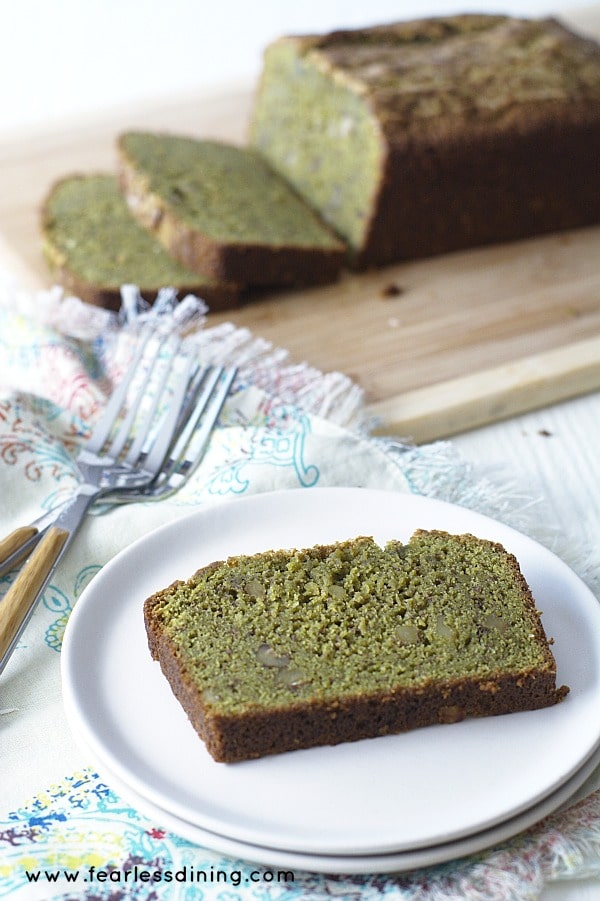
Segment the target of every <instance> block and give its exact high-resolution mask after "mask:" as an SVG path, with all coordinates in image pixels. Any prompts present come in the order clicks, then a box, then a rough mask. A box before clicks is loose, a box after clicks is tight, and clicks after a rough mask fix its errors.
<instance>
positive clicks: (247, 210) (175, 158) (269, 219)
mask: <svg viewBox="0 0 600 901" xmlns="http://www.w3.org/2000/svg"><path fill="white" fill-rule="evenodd" d="M119 143H120V149H121V152H122V154H123V156H124V157H125V159H126V161H127V165H128V166H130V167H131V169H132V170H133V171H134V172H136V173H137V174H138V176H139V177H140V178H141V179H143V180H144V183H145V190H146V191H147V192H148V194H150V195H153V196H154V197H156V198H159V200H160V202H161V204H162V206H163V207H164V208H165V209H168V210H169V212H170V213H171V214H172V215H173V216H174V217H175V218H176V220H178V221H180V222H182V223H184V224H185V225H186V226H187V227H188V228H189V229H191V230H192V231H194V232H197V233H200V234H202V235H204V236H205V237H207V238H210V239H211V240H212V241H214V242H219V243H221V244H223V245H227V244H234V245H235V244H240V245H247V246H252V245H264V246H267V247H269V248H278V247H279V248H285V247H300V248H317V249H324V250H330V251H336V252H342V248H341V245H340V243H339V241H338V240H337V239H336V238H335V237H334V236H333V235H332V233H331V232H330V231H329V229H328V228H326V227H325V226H324V225H323V223H322V222H321V221H320V220H319V219H318V217H317V216H316V215H315V214H314V213H313V212H312V210H310V209H309V208H308V207H307V205H306V204H305V203H304V201H303V200H301V199H300V197H299V196H298V195H297V194H296V193H295V191H294V190H292V188H290V186H289V185H288V184H287V183H286V182H285V181H284V180H283V179H281V178H280V177H279V176H278V175H277V174H276V173H275V172H274V171H273V169H271V167H270V166H269V165H268V164H267V163H266V162H265V160H264V159H263V158H262V157H261V156H260V155H259V154H258V153H256V152H255V151H254V150H253V149H251V148H242V147H238V146H235V145H232V144H225V143H222V142H217V141H198V140H194V139H193V138H188V137H184V136H179V135H171V134H157V133H148V132H128V133H126V134H124V135H122V136H121V139H120V142H119Z"/></svg>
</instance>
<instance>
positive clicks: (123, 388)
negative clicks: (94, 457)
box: [86, 332, 151, 454]
mask: <svg viewBox="0 0 600 901" xmlns="http://www.w3.org/2000/svg"><path fill="white" fill-rule="evenodd" d="M150 337H151V332H148V333H147V334H146V335H145V336H144V338H143V339H142V340H141V341H140V342H139V344H138V345H137V348H136V351H135V354H134V357H133V359H132V361H131V363H130V364H129V367H128V368H127V371H126V373H125V375H124V377H123V380H122V381H121V383H120V385H119V387H118V388H116V389H115V390H114V391H113V393H112V394H111V396H110V398H109V400H108V402H107V404H106V407H105V409H104V413H103V414H102V416H101V417H100V419H99V420H98V422H97V423H96V425H95V426H94V429H93V430H92V434H91V435H90V437H89V438H88V440H87V442H86V449H87V450H88V451H89V452H90V453H92V454H98V453H100V451H101V450H102V448H103V447H104V445H105V444H106V441H107V439H108V436H109V435H110V433H111V431H112V429H113V427H114V424H115V422H116V420H117V418H118V416H119V413H120V412H121V407H122V406H123V403H124V402H125V399H126V397H127V392H128V391H129V386H130V385H131V382H132V380H133V377H134V376H135V373H136V372H137V367H138V365H139V363H140V360H141V359H142V357H143V355H144V353H145V351H146V346H147V344H148V342H149V340H150Z"/></svg>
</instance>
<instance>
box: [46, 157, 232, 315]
mask: <svg viewBox="0 0 600 901" xmlns="http://www.w3.org/2000/svg"><path fill="white" fill-rule="evenodd" d="M104 176H105V173H99V172H95V173H85V174H84V173H72V174H70V175H65V176H62V177H61V178H59V179H56V180H55V181H54V182H53V183H52V184H51V186H50V188H49V190H48V192H47V194H46V196H45V198H44V200H43V201H42V205H41V209H40V231H41V236H42V252H43V255H44V258H45V261H46V264H47V266H48V269H49V270H50V272H51V274H52V276H53V277H54V278H55V279H56V281H57V282H58V283H59V284H60V285H62V286H63V287H64V288H65V289H66V290H67V291H70V292H72V293H73V294H74V295H76V296H77V297H79V298H80V299H81V300H83V301H85V302H86V303H89V304H91V305H93V306H98V307H104V308H106V309H111V310H119V309H120V308H121V303H122V299H121V286H120V285H107V284H100V283H94V282H90V281H88V280H86V279H85V278H83V277H82V276H81V274H80V273H78V272H76V271H75V270H74V269H73V267H72V265H71V263H70V261H69V258H68V255H67V254H66V253H65V252H64V250H62V249H61V248H60V247H59V246H58V245H57V243H56V242H55V241H54V240H53V235H52V222H53V215H52V212H51V210H50V205H51V202H52V198H53V196H54V195H55V193H56V192H57V191H58V190H59V189H60V188H61V186H62V185H63V184H65V183H67V182H69V181H73V180H75V179H82V180H86V179H89V178H96V177H104ZM124 281H125V282H130V281H131V279H130V278H128V279H124ZM137 287H138V288H139V289H140V292H141V294H142V295H143V297H144V299H145V300H147V301H149V302H153V301H154V300H155V299H156V296H157V294H158V292H159V290H160V289H161V288H167V287H171V288H175V289H176V290H177V291H178V292H180V293H181V294H196V295H197V296H199V297H201V298H202V299H203V300H205V301H206V303H207V304H208V305H209V307H210V308H211V309H213V310H222V309H229V308H230V307H233V306H237V305H238V303H239V300H240V293H241V288H240V286H239V285H237V284H233V283H221V284H219V283H217V282H215V283H214V284H208V283H207V282H205V281H202V280H199V281H197V282H195V281H194V280H193V279H192V278H191V279H190V281H189V282H178V283H177V284H162V283H161V284H154V283H143V284H138V285H137Z"/></svg>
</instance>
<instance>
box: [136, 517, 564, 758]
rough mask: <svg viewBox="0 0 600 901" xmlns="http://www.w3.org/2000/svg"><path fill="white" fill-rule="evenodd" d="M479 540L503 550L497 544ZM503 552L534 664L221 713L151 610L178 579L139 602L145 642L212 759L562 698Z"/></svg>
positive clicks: (542, 638) (537, 625)
mask: <svg viewBox="0 0 600 901" xmlns="http://www.w3.org/2000/svg"><path fill="white" fill-rule="evenodd" d="M419 534H424V533H421V531H417V532H416V533H415V535H416V536H418V535H419ZM428 534H432V532H429V533H428ZM433 534H437V535H444V534H445V533H442V532H433ZM460 537H461V538H464V539H465V540H468V539H470V538H472V536H460ZM478 540H480V539H478ZM480 541H481V540H480ZM482 543H483V544H487V545H489V546H490V547H493V548H496V549H499V550H500V551H502V552H503V553H505V554H506V551H505V550H504V548H503V547H502V545H501V544H498V543H495V542H485V541H483V542H482ZM315 550H316V549H315ZM507 559H508V562H509V565H510V567H511V569H512V571H513V573H514V576H515V579H516V581H517V583H518V584H519V586H520V588H521V591H522V592H523V595H524V598H525V599H526V600H527V601H528V602H530V603H531V607H532V613H533V614H534V615H533V616H532V617H531V627H532V630H533V640H534V641H535V642H536V643H538V644H539V645H540V647H542V648H544V658H545V659H544V663H543V664H542V665H540V666H538V667H536V668H528V669H522V670H519V671H514V672H503V671H502V670H501V669H500V670H499V671H498V672H497V673H493V674H488V675H486V676H482V677H465V678H458V679H447V680H429V681H423V682H422V683H420V684H418V685H415V686H413V687H398V688H396V689H395V690H391V691H383V692H375V693H371V694H368V695H367V694H362V695H361V694H357V695H356V696H343V697H339V698H337V699H334V700H324V699H319V698H318V697H315V698H313V699H311V700H309V701H298V702H295V703H294V702H289V703H286V704H285V705H282V706H279V707H269V708H263V707H261V706H259V705H256V706H255V707H249V708H248V709H246V710H245V711H244V712H243V713H241V714H226V713H221V712H219V711H217V710H215V708H214V707H212V706H211V705H210V703H206V702H205V699H204V698H203V696H202V693H201V692H200V691H199V690H198V689H197V687H196V686H195V685H194V683H193V681H192V679H191V678H190V676H189V675H188V673H187V671H186V666H185V663H184V661H183V660H182V659H181V657H180V655H179V652H178V650H177V647H176V645H175V643H174V642H173V641H172V640H171V638H170V637H169V636H168V635H167V634H166V633H165V631H164V629H163V627H162V623H161V621H160V618H159V617H158V616H157V615H156V607H157V606H159V605H160V603H161V601H162V600H163V598H165V597H167V596H168V595H169V594H170V593H171V592H172V591H173V590H174V589H176V588H177V587H178V586H179V585H183V584H184V583H182V582H179V581H177V582H174V583H173V584H172V585H171V586H169V587H168V588H166V589H164V590H162V591H159V592H157V593H156V594H154V595H152V597H150V598H148V599H147V600H146V601H145V603H144V622H145V627H146V632H147V637H148V646H149V649H150V653H151V656H152V658H153V659H154V660H157V661H158V662H159V664H160V667H161V670H162V672H163V674H164V676H165V677H166V679H167V681H168V682H169V684H170V686H171V689H172V691H173V693H174V695H175V697H176V698H177V699H178V701H179V702H180V704H181V706H182V707H183V709H184V710H185V712H186V714H187V716H188V718H189V720H190V722H191V724H192V726H193V728H194V729H195V731H196V732H197V733H198V735H199V736H200V737H201V738H202V740H203V741H204V742H205V744H206V747H207V750H208V751H209V753H210V754H211V756H212V757H213V758H214V759H215V760H216V761H218V762H226V763H233V762H237V761H242V760H249V759H254V758H258V757H263V756H266V755H269V754H278V753H282V752H285V751H291V750H296V749H300V748H310V747H314V746H318V745H336V744H340V743H342V742H349V741H358V740H361V739H366V738H375V737H378V736H383V735H391V734H398V733H401V732H405V731H408V730H411V729H416V728H421V727H425V726H430V725H435V724H440V723H454V722H458V721H460V720H462V719H464V718H465V717H483V716H497V715H501V714H507V713H515V712H520V711H526V710H535V709H538V708H542V707H548V706H551V705H553V704H556V703H558V702H559V701H561V700H562V699H563V698H564V697H565V696H566V695H567V693H568V688H567V687H566V686H561V687H560V688H557V686H556V663H555V661H554V658H553V655H552V653H551V652H550V649H549V647H548V643H547V639H546V635H545V632H544V629H543V626H542V624H541V621H540V619H539V615H538V614H537V612H536V611H535V604H534V601H533V597H532V595H531V591H530V589H529V586H528V584H527V582H526V580H525V578H524V576H523V574H522V572H521V569H520V567H519V564H518V561H517V560H516V558H515V557H514V555H511V554H508V555H507ZM221 565H222V563H221V562H215V563H212V564H210V565H209V566H208V567H205V568H202V569H200V570H198V572H197V573H196V575H195V576H194V577H193V579H196V578H198V577H202V576H203V575H204V574H206V573H207V572H209V571H210V570H212V569H216V568H218V567H219V566H221Z"/></svg>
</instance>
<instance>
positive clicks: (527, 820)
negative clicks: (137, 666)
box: [80, 741, 600, 874]
mask: <svg viewBox="0 0 600 901" xmlns="http://www.w3.org/2000/svg"><path fill="white" fill-rule="evenodd" d="M80 746H81V748H82V750H83V752H84V753H85V754H87V755H88V756H89V757H91V759H92V760H93V761H94V764H95V765H96V767H97V769H98V771H99V772H101V773H102V774H103V776H104V777H105V778H106V780H107V781H108V782H109V783H110V785H111V788H113V789H114V790H115V791H117V792H119V794H120V795H121V797H122V798H124V799H127V800H128V801H129V803H130V804H132V805H133V807H135V808H136V809H137V810H139V811H140V813H142V814H143V815H144V816H146V817H148V819H149V820H150V821H151V822H152V823H154V824H155V825H156V826H160V827H161V828H163V829H169V830H170V831H171V832H173V833H174V834H175V835H179V836H181V837H182V838H185V839H187V840H188V841H190V842H193V843H194V844H197V845H200V846H202V847H203V848H209V849H210V850H211V851H217V852H218V853H220V854H226V855H228V856H230V857H235V858H241V859H242V860H246V861H252V862H253V863H258V864H262V865H263V866H268V867H286V868H290V869H293V870H296V871H297V870H308V871H310V872H313V873H335V874H344V873H345V874H361V873H362V874H365V873H400V872H405V871H406V870H414V869H417V868H419V867H430V866H435V865H436V864H440V863H446V862H447V861H450V860H457V859H458V858H460V857H466V856H468V855H470V854H477V853H479V852H481V851H485V850H486V849H488V848H492V847H494V846H496V845H498V844H500V842H504V841H507V840H508V839H510V838H513V837H514V836H516V835H518V834H519V833H520V832H523V830H525V829H529V828H530V827H531V826H534V825H535V824H536V823H539V822H540V820H542V819H543V818H544V817H547V816H549V815H550V814H552V813H555V812H556V811H558V810H559V809H560V808H561V807H568V806H569V803H571V799H572V797H573V795H574V794H575V793H576V792H577V791H578V789H580V788H581V787H582V786H583V785H584V783H585V782H586V780H587V779H588V778H589V777H590V776H591V775H592V773H593V772H594V770H595V769H596V767H597V766H598V765H599V764H600V748H597V749H596V750H595V751H594V753H593V754H592V756H591V757H590V758H589V759H588V760H587V761H586V763H584V765H583V766H582V767H581V768H580V769H579V770H578V771H577V772H576V773H575V775H574V776H571V778H570V779H568V780H567V781H566V782H564V783H563V784H562V785H561V786H560V788H558V789H557V790H556V791H555V792H553V793H552V794H550V795H549V796H548V797H547V798H544V799H543V800H542V801H540V802H539V803H538V804H535V805H534V806H533V807H531V808H529V809H528V810H526V811H524V812H523V813H520V814H519V815H518V816H516V817H511V818H510V819H509V820H506V821H504V822H503V823H500V824H499V825H497V826H493V827H492V828H491V829H484V830H483V831H482V832H478V833H477V834H476V835H470V836H467V837H466V838H463V839H458V840H457V841H455V842H446V843H445V844H442V845H432V846H430V847H428V848H419V849H417V850H415V851H399V852H397V853H389V854H372V855H370V856H361V855H358V854H355V855H352V856H350V855H338V856H335V855H327V854H302V853H295V852H294V851H280V850H278V849H277V848H261V847H260V846H258V845H251V844H249V843H247V842H240V841H236V840H235V839H230V838H227V837H226V836H223V835H217V833H215V832H209V831H208V830H206V829H202V828H201V827H200V826H195V825H194V824H193V823H188V822H187V821H186V820H182V819H180V818H179V817H176V816H174V815H173V814H170V813H167V812H166V811H164V810H162V809H161V808H160V807H157V806H156V805H155V804H153V803H152V802H151V801H148V799H147V798H145V797H143V796H142V795H139V794H138V793H137V792H135V791H134V790H133V789H132V788H131V786H130V785H127V784H126V783H124V782H122V781H121V780H120V779H119V778H118V777H117V776H115V774H114V773H112V772H111V770H110V767H108V766H107V765H106V764H105V763H104V762H103V761H100V760H99V759H98V758H96V759H95V760H94V755H93V753H92V752H91V751H90V750H89V749H88V748H86V747H85V746H84V744H83V742H81V741H80Z"/></svg>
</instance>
